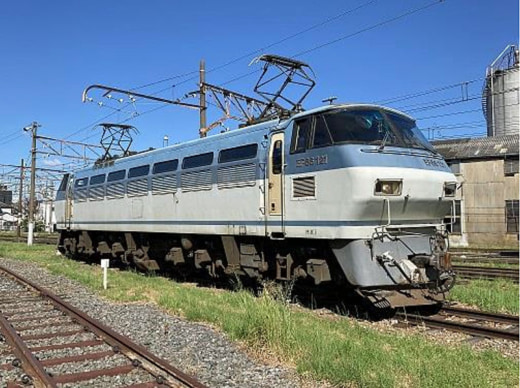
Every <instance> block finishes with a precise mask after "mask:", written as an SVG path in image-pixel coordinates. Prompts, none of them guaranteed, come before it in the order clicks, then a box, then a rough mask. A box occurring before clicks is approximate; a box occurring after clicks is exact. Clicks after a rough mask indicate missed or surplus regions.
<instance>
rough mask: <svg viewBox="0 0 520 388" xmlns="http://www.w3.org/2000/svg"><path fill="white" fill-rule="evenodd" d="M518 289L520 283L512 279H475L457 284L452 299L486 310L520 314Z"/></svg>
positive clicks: (452, 291)
mask: <svg viewBox="0 0 520 388" xmlns="http://www.w3.org/2000/svg"><path fill="white" fill-rule="evenodd" d="M518 291H519V285H518V283H514V282H512V281H510V280H506V279H495V280H491V281H490V280H480V279H474V280H468V281H467V283H465V284H455V287H453V289H452V290H451V291H450V299H451V300H453V301H457V302H461V303H464V304H467V305H472V306H477V307H478V308H480V309H482V310H485V311H490V312H497V313H499V312H500V313H509V314H518V312H519V307H518V305H519V299H518Z"/></svg>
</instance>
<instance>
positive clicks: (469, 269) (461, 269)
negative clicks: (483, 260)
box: [453, 265, 519, 281]
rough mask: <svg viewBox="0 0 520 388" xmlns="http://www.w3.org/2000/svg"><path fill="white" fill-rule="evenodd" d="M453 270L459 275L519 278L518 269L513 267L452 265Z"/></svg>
mask: <svg viewBox="0 0 520 388" xmlns="http://www.w3.org/2000/svg"><path fill="white" fill-rule="evenodd" d="M453 270H454V271H455V272H456V273H457V274H458V275H460V276H461V277H468V278H478V277H482V278H503V279H510V280H515V281H518V280H519V272H518V269H515V268H493V267H473V266H464V265H453Z"/></svg>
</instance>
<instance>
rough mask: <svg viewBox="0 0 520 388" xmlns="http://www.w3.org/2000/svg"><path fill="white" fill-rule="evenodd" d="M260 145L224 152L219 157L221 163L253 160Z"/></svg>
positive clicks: (230, 149)
mask: <svg viewBox="0 0 520 388" xmlns="http://www.w3.org/2000/svg"><path fill="white" fill-rule="evenodd" d="M257 151H258V144H249V145H245V146H240V147H235V148H228V149H226V150H222V151H220V153H219V156H218V162H219V163H228V162H236V161H237V160H246V159H253V158H255V157H256V153H257Z"/></svg>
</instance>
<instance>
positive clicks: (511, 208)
mask: <svg viewBox="0 0 520 388" xmlns="http://www.w3.org/2000/svg"><path fill="white" fill-rule="evenodd" d="M506 225H507V233H518V199H513V200H510V201H506Z"/></svg>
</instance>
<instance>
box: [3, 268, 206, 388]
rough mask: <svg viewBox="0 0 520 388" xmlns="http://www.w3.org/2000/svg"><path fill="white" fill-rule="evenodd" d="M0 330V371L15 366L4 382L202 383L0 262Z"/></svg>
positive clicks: (139, 387) (140, 387)
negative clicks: (9, 376) (8, 379)
mask: <svg viewBox="0 0 520 388" xmlns="http://www.w3.org/2000/svg"><path fill="white" fill-rule="evenodd" d="M0 333H1V335H0V345H1V346H0V361H1V360H3V361H4V364H1V362H0V376H1V374H2V371H9V370H11V371H12V370H13V369H18V370H19V371H18V372H19V373H15V374H13V376H15V377H14V378H13V379H14V380H12V381H10V382H7V386H8V387H11V386H12V387H17V386H22V384H23V385H27V384H32V385H34V386H35V387H58V386H76V384H84V383H85V382H87V381H88V382H89V383H92V384H94V385H95V386H107V387H108V386H109V387H116V386H117V387H123V386H124V387H133V388H150V387H185V388H186V387H190V388H196V387H197V388H204V387H205V386H204V385H203V384H201V383H200V382H198V381H197V380H195V379H194V378H193V377H191V376H188V375H187V374H185V373H183V372H181V371H180V370H178V369H177V368H175V367H173V366H172V365H170V364H168V362H166V361H165V360H162V359H160V358H158V357H156V356H154V355H153V354H151V353H150V352H148V350H146V349H145V348H143V347H142V346H140V345H137V344H135V343H133V342H131V341H130V340H129V339H128V338H126V337H124V336H122V335H120V334H118V333H116V332H115V331H113V330H112V329H110V328H108V327H106V326H105V325H103V324H102V323H100V322H98V321H96V320H94V319H92V318H91V317H89V316H88V315H86V314H84V313H83V312H81V311H79V310H78V309H76V308H75V307H73V306H71V305H70V304H68V303H67V302H65V301H64V300H63V299H61V298H60V297H58V296H56V295H54V294H52V293H51V292H49V291H47V290H45V289H43V288H41V287H39V286H38V285H36V284H34V283H32V282H31V281H29V280H27V279H23V278H22V277H20V276H19V275H17V274H15V273H13V272H12V271H10V270H8V269H7V268H4V267H2V266H0ZM9 359H10V360H11V361H10V362H9V363H5V360H9ZM22 370H23V371H22Z"/></svg>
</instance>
